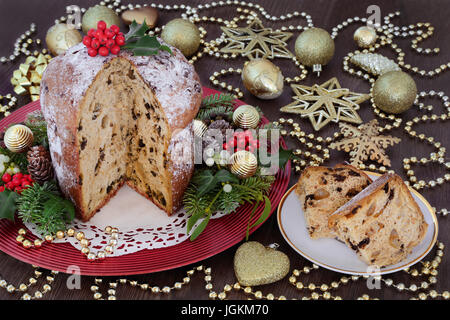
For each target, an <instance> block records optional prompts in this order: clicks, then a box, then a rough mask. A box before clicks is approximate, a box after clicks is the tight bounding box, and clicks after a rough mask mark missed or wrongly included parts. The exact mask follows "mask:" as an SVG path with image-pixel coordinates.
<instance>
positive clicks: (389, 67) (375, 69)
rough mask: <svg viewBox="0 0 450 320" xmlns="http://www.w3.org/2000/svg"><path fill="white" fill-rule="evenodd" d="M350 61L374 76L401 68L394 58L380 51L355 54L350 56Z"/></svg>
mask: <svg viewBox="0 0 450 320" xmlns="http://www.w3.org/2000/svg"><path fill="white" fill-rule="evenodd" d="M350 62H351V63H353V64H354V65H356V66H357V67H359V68H361V69H363V70H364V71H366V72H368V73H370V74H372V75H374V76H380V75H382V74H384V73H386V72H389V71H399V70H401V69H400V67H399V66H398V64H396V63H395V62H394V61H393V60H391V59H388V58H386V57H385V56H383V55H381V54H378V53H358V54H354V55H351V56H350Z"/></svg>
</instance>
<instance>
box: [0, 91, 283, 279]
mask: <svg viewBox="0 0 450 320" xmlns="http://www.w3.org/2000/svg"><path fill="white" fill-rule="evenodd" d="M215 93H220V92H218V91H216V90H213V89H209V88H203V95H204V96H208V95H210V94H215ZM242 104H244V102H242V101H238V103H237V105H238V106H239V105H242ZM38 109H40V104H39V101H36V102H33V103H30V104H28V105H26V106H24V107H22V108H20V109H19V110H17V111H15V112H13V113H12V114H11V115H10V116H8V117H7V118H5V119H3V120H1V121H0V131H3V130H4V129H5V128H6V127H7V126H8V125H10V124H14V123H18V122H22V121H24V120H25V118H26V116H27V114H29V113H30V112H32V111H35V110H38ZM262 121H263V123H267V122H269V121H268V120H267V119H266V118H263V119H262ZM282 144H283V146H284V147H286V146H285V145H284V141H282ZM290 174H291V165H290V162H289V163H288V164H287V165H286V167H285V168H284V170H283V171H280V172H278V174H277V176H276V180H275V182H274V183H273V186H272V188H271V190H270V193H269V199H270V200H271V202H272V212H271V213H270V214H272V213H273V212H274V211H275V209H276V208H277V207H278V204H279V202H280V200H281V198H282V197H283V195H284V193H285V191H286V189H287V187H288V183H289V178H290ZM251 209H252V206H251V205H249V204H247V205H243V206H241V207H240V208H239V209H238V210H236V212H234V213H232V214H230V215H227V216H225V217H222V218H219V219H214V220H211V221H210V222H209V224H208V227H207V228H206V229H205V231H204V232H203V233H202V234H201V235H200V236H199V237H198V238H197V239H196V240H195V241H194V242H191V241H190V240H186V241H184V242H182V243H179V244H177V245H175V246H171V247H167V248H160V249H153V250H148V249H145V250H141V251H138V252H136V253H132V254H128V255H124V256H120V257H111V258H107V259H105V260H103V261H95V262H90V261H88V260H87V259H86V257H85V256H84V255H82V254H81V253H80V252H79V251H78V250H77V249H75V248H74V247H73V246H72V245H70V244H69V243H62V244H61V243H60V244H55V243H53V244H46V245H44V246H43V247H41V248H39V249H35V248H32V249H25V248H24V247H23V246H22V245H19V244H18V243H16V237H17V235H18V230H19V229H20V228H23V227H24V226H23V224H22V222H16V223H13V222H11V221H9V220H6V219H2V220H0V250H1V251H3V252H5V253H6V254H8V255H10V256H12V257H14V258H16V259H18V260H21V261H23V262H26V263H30V264H33V265H36V266H39V267H42V268H45V269H51V270H55V271H60V272H66V273H68V272H69V273H70V272H71V271H70V270H73V269H70V268H73V266H77V267H78V268H79V269H80V273H81V275H90V276H124V275H134V274H144V273H152V272H158V271H163V270H169V269H175V268H178V267H182V266H185V265H189V264H192V263H195V262H198V261H201V260H204V259H207V258H209V257H211V256H214V255H216V254H218V253H221V252H222V251H224V250H226V249H228V248H230V247H231V246H233V245H235V244H237V243H239V242H240V241H242V240H243V239H244V237H245V229H246V227H247V223H248V218H249V216H250V212H251ZM262 211H263V205H260V207H259V208H258V209H257V211H256V212H255V214H254V216H253V217H252V219H251V223H254V222H256V221H257V219H258V217H259V216H260V215H261V213H262ZM258 227H259V226H257V227H255V228H252V229H251V230H250V232H251V233H253V232H254V231H255V230H256V229H257V228H258ZM30 239H31V240H33V239H34V238H33V237H32V236H31V234H30ZM119 241H120V240H119Z"/></svg>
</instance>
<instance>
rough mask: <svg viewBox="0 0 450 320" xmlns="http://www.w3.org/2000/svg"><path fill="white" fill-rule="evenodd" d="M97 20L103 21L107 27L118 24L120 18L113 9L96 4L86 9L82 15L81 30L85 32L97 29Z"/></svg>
mask: <svg viewBox="0 0 450 320" xmlns="http://www.w3.org/2000/svg"><path fill="white" fill-rule="evenodd" d="M99 21H105V22H106V25H107V27H108V28H109V27H111V26H112V25H113V24H115V25H116V26H119V25H120V18H119V16H118V15H117V14H116V13H115V12H114V10H113V9H110V8H108V7H105V6H100V5H96V6H94V7H90V8H89V9H87V11H86V12H85V14H84V15H83V19H82V20H81V28H82V29H83V32H84V33H86V34H87V33H88V31H89V30H90V29H97V23H98V22H99Z"/></svg>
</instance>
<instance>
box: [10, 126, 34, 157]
mask: <svg viewBox="0 0 450 320" xmlns="http://www.w3.org/2000/svg"><path fill="white" fill-rule="evenodd" d="M33 140H34V138H33V132H32V131H31V129H30V128H28V127H27V126H24V125H22V124H16V125H13V126H11V127H9V128H8V129H7V130H6V132H5V136H4V137H3V141H4V143H5V146H6V148H8V150H9V151H11V152H16V153H19V152H24V151H26V150H27V149H28V148H29V147H31V145H32V144H33Z"/></svg>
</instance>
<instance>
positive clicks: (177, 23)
mask: <svg viewBox="0 0 450 320" xmlns="http://www.w3.org/2000/svg"><path fill="white" fill-rule="evenodd" d="M161 38H162V39H163V40H164V41H165V42H167V43H168V44H170V45H172V46H174V47H176V48H178V49H179V50H180V51H181V52H182V53H183V54H184V55H185V56H186V57H189V56H191V55H193V54H194V53H195V52H196V51H197V50H198V47H199V46H200V39H201V38H200V31H199V30H198V28H197V26H196V25H195V24H193V23H192V22H190V21H188V20H184V19H174V20H172V21H170V22H169V23H167V24H166V25H165V27H164V29H163V31H162V33H161Z"/></svg>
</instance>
